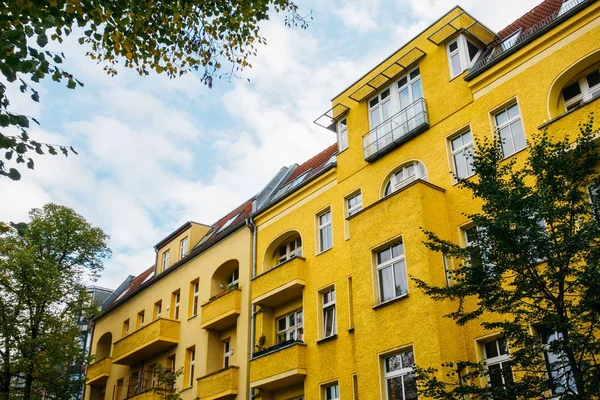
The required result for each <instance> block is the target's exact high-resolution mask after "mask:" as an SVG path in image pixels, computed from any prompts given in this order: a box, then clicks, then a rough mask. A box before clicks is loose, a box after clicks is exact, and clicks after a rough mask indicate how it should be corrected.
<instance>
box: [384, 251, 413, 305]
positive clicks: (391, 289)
mask: <svg viewBox="0 0 600 400" xmlns="http://www.w3.org/2000/svg"><path fill="white" fill-rule="evenodd" d="M377 278H378V280H379V301H380V302H381V303H383V302H385V301H388V300H392V299H395V298H398V297H401V296H404V295H406V294H407V293H408V282H407V280H406V263H405V260H404V245H403V243H402V242H398V243H394V244H393V245H391V246H389V247H387V248H385V249H384V250H381V251H378V252H377Z"/></svg>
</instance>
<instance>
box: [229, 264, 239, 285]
mask: <svg viewBox="0 0 600 400" xmlns="http://www.w3.org/2000/svg"><path fill="white" fill-rule="evenodd" d="M239 282H240V269H239V268H236V269H235V270H234V271H233V273H232V274H231V275H229V278H227V289H234V288H237V287H238V284H239Z"/></svg>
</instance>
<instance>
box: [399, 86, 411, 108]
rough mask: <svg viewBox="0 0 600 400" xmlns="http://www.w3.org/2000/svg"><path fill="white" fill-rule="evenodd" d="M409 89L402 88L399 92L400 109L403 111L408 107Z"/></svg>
mask: <svg viewBox="0 0 600 400" xmlns="http://www.w3.org/2000/svg"><path fill="white" fill-rule="evenodd" d="M410 103H411V101H410V94H409V89H408V88H404V89H402V90H401V91H400V109H404V108H406V107H408V106H409V105H410Z"/></svg>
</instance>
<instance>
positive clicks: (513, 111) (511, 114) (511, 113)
mask: <svg viewBox="0 0 600 400" xmlns="http://www.w3.org/2000/svg"><path fill="white" fill-rule="evenodd" d="M518 116H519V106H518V105H517V104H515V105H513V106H511V107H510V108H509V109H508V119H513V118H516V117H518Z"/></svg>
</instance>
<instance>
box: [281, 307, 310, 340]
mask: <svg viewBox="0 0 600 400" xmlns="http://www.w3.org/2000/svg"><path fill="white" fill-rule="evenodd" d="M303 339H304V323H303V320H302V310H300V311H296V312H293V313H291V314H288V315H286V316H285V317H282V318H279V319H278V320H277V343H278V344H279V343H284V342H288V341H300V342H301V341H302V340H303Z"/></svg>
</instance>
